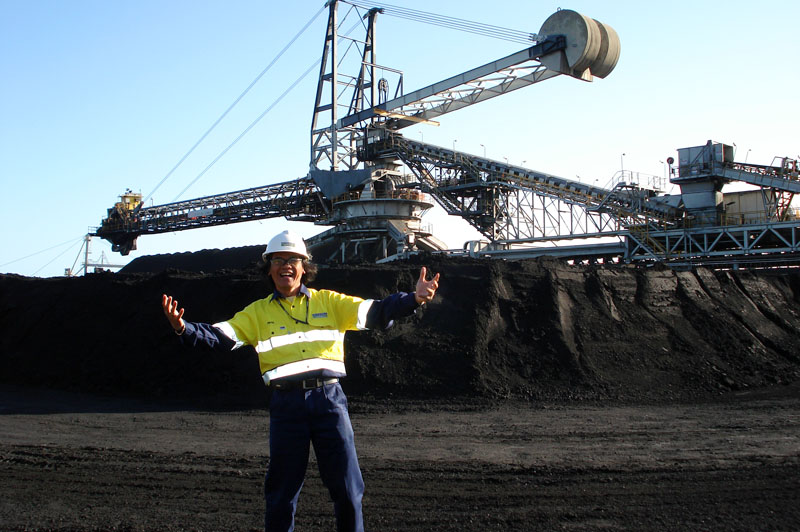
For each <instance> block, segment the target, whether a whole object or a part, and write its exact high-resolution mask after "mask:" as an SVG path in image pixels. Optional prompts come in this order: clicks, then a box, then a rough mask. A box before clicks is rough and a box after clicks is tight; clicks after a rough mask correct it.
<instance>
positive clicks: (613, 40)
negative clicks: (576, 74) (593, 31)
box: [589, 19, 620, 78]
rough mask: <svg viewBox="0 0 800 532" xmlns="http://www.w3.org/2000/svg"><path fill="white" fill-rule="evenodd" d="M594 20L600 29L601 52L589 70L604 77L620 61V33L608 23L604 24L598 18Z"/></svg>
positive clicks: (599, 76)
mask: <svg viewBox="0 0 800 532" xmlns="http://www.w3.org/2000/svg"><path fill="white" fill-rule="evenodd" d="M592 20H593V21H594V23H595V24H597V27H598V28H599V29H600V37H601V40H600V52H599V53H598V54H597V59H595V60H594V62H593V63H592V64H591V65H590V66H589V70H590V71H591V72H592V74H593V75H595V76H597V77H598V78H604V77H606V76H608V75H609V74H610V73H611V71H612V70H614V67H615V66H617V61H619V52H620V44H619V35H617V32H616V31H614V28H612V27H611V26H609V25H608V24H603V23H602V22H600V21H599V20H597V19H592Z"/></svg>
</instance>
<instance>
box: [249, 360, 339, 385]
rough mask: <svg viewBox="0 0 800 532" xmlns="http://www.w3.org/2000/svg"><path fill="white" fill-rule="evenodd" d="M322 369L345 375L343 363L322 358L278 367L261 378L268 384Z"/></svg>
mask: <svg viewBox="0 0 800 532" xmlns="http://www.w3.org/2000/svg"><path fill="white" fill-rule="evenodd" d="M323 369H328V370H331V371H333V372H335V373H338V374H341V375H344V374H345V373H346V371H345V369H344V362H340V361H338V360H328V359H324V358H309V359H307V360H299V361H297V362H289V363H288V364H284V365H282V366H278V367H277V368H275V369H271V370H269V371H267V372H265V373H264V374H263V375H262V376H261V378H263V379H264V384H269V381H272V380H275V379H280V378H283V377H290V376H292V375H298V374H300V373H306V372H309V371H318V370H323Z"/></svg>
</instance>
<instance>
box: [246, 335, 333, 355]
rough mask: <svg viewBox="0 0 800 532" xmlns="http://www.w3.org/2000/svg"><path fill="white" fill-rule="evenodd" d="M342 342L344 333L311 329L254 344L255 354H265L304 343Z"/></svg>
mask: <svg viewBox="0 0 800 532" xmlns="http://www.w3.org/2000/svg"><path fill="white" fill-rule="evenodd" d="M343 340H344V333H343V332H341V331H337V330H335V329H313V330H310V331H303V332H296V333H292V334H284V335H282V336H273V337H272V338H267V339H266V340H262V341H260V342H258V344H256V352H258V353H266V352H267V351H271V350H273V349H277V348H279V347H285V346H287V345H292V344H301V343H305V342H341V341H343Z"/></svg>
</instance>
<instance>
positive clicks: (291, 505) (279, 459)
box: [264, 382, 364, 532]
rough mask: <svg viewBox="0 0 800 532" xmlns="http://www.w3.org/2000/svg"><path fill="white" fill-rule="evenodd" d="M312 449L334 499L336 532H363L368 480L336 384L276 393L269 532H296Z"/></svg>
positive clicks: (268, 480) (271, 439)
mask: <svg viewBox="0 0 800 532" xmlns="http://www.w3.org/2000/svg"><path fill="white" fill-rule="evenodd" d="M309 444H313V445H314V453H315V454H316V457H317V463H318V465H319V473H320V476H321V478H322V482H323V484H324V485H325V487H327V488H328V492H329V493H330V495H331V498H332V499H333V506H334V512H335V515H336V530H338V531H339V532H344V531H347V532H363V530H364V521H363V518H362V515H361V497H362V495H363V494H364V480H363V479H362V477H361V469H359V466H358V457H357V456H356V448H355V443H354V440H353V427H352V425H351V424H350V416H349V414H348V412H347V398H346V397H345V395H344V392H343V391H342V387H341V385H340V384H339V383H338V382H336V383H332V384H327V385H325V386H323V387H321V388H316V389H313V390H302V389H294V390H274V391H273V393H272V399H271V402H270V417H269V468H268V469H267V476H266V480H265V482H264V496H265V498H266V515H265V518H264V521H265V530H266V532H279V531H280V532H291V531H292V530H294V515H295V510H296V509H297V499H298V497H299V496H300V490H301V489H302V487H303V481H304V479H305V474H306V468H307V466H308V455H309Z"/></svg>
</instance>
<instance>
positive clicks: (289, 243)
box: [261, 231, 311, 261]
mask: <svg viewBox="0 0 800 532" xmlns="http://www.w3.org/2000/svg"><path fill="white" fill-rule="evenodd" d="M281 251H284V252H287V253H296V254H298V255H301V256H303V257H305V258H306V259H310V258H311V256H310V255H309V254H308V251H307V250H306V243H305V242H304V241H303V239H302V238H301V237H300V235H298V234H297V233H293V232H291V231H284V232H282V233H278V234H277V235H275V236H274V237H272V240H270V241H269V244H267V249H266V250H265V251H264V253H262V254H261V258H262V259H264V260H265V261H266V260H267V257H268V256H269V255H271V254H272V253H280V252H281Z"/></svg>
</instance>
